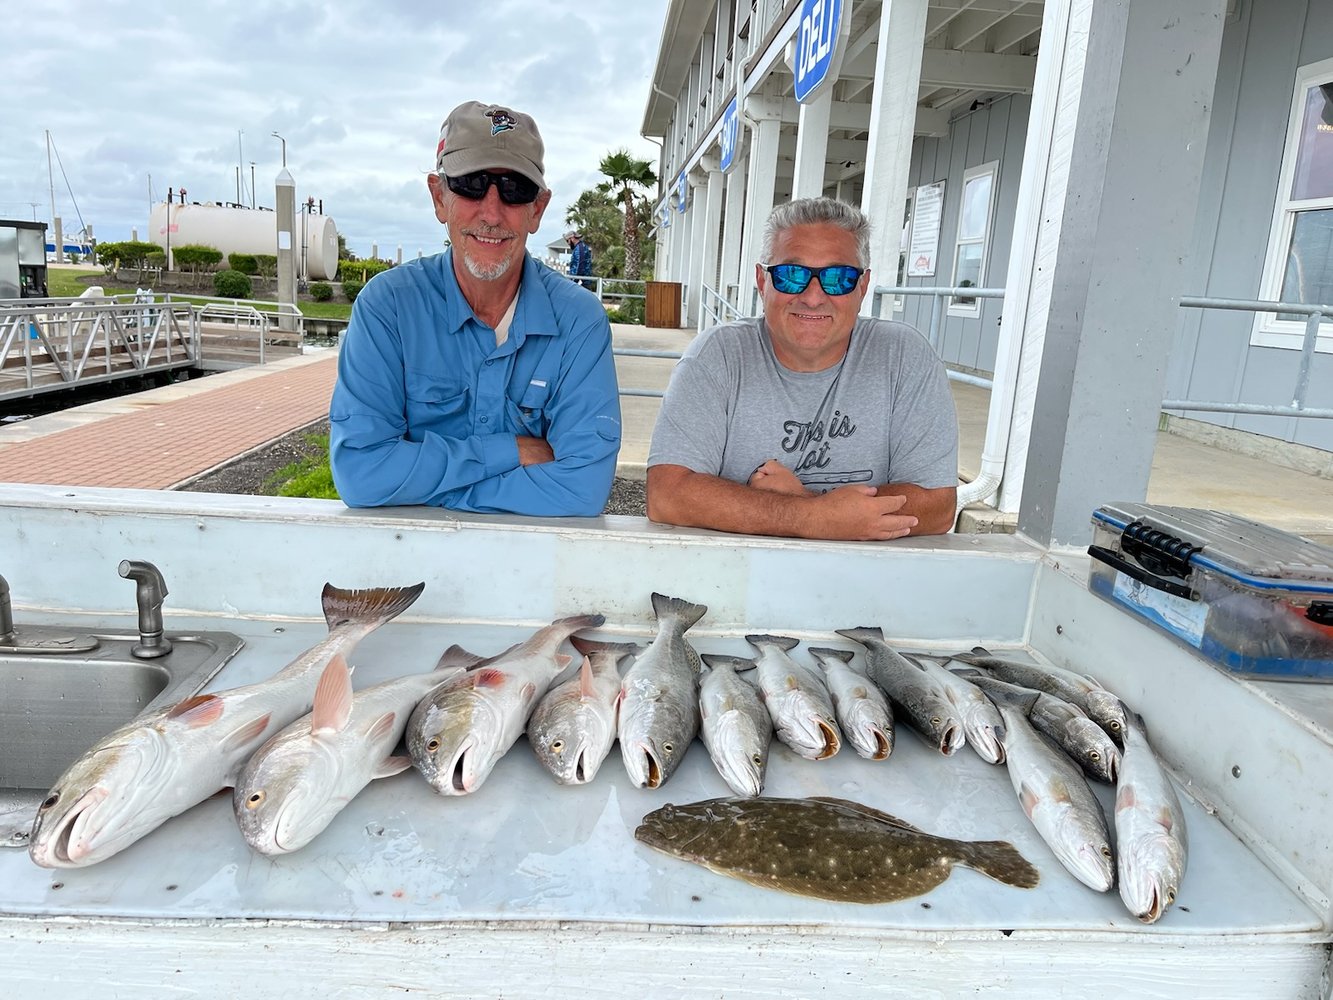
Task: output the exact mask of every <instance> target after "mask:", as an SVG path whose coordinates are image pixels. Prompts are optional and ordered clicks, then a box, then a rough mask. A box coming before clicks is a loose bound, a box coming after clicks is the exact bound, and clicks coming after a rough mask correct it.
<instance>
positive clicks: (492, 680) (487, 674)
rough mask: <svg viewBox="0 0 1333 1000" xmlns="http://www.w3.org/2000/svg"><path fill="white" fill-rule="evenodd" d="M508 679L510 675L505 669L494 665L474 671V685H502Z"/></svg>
mask: <svg viewBox="0 0 1333 1000" xmlns="http://www.w3.org/2000/svg"><path fill="white" fill-rule="evenodd" d="M508 679H509V675H508V674H506V673H505V672H504V671H503V670H496V669H494V668H493V667H487V668H484V669H482V670H476V671H474V672H473V674H472V686H473V687H485V688H493V687H500V686H501V685H503V684H504V682H505V681H506V680H508Z"/></svg>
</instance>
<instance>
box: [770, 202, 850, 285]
mask: <svg viewBox="0 0 1333 1000" xmlns="http://www.w3.org/2000/svg"><path fill="white" fill-rule="evenodd" d="M820 224H827V225H831V226H837V227H838V228H839V229H845V230H847V232H849V233H851V234H852V236H854V237H856V264H857V266H858V267H862V268H865V267H869V266H870V220H869V219H868V218H866V216H865V214H864V213H862V212H861V211H860V210H859V209H856V208H853V207H852V206H851V205H849V204H847V203H846V202H845V201H837V200H835V199H833V198H800V199H798V200H796V201H789V202H787V204H785V205H779V206H778V207H777V208H775V209H773V212H772V214H770V215H769V217H768V221H767V222H766V223H764V242H763V247H762V254H761V256H760V258H759V260H760V263H764V264H769V263H772V258H773V246H774V244H776V243H777V241H778V236H779V234H781V233H784V232H786V231H787V230H788V229H791V228H792V227H793V226H815V225H820Z"/></svg>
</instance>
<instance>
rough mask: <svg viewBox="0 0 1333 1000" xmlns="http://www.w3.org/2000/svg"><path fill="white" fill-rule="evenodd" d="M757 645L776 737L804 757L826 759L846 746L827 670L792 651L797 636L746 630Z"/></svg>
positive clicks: (762, 687) (748, 639)
mask: <svg viewBox="0 0 1333 1000" xmlns="http://www.w3.org/2000/svg"><path fill="white" fill-rule="evenodd" d="M745 641H746V642H748V643H749V644H750V645H751V646H753V647H754V648H755V649H756V650H758V651H759V658H758V660H757V661H756V664H757V666H758V668H759V671H758V672H759V690H760V692H762V694H763V696H764V704H765V705H767V706H768V714H769V715H771V716H772V717H773V729H774V730H775V731H776V732H777V734H778V739H780V740H781V741H782V742H783V743H785V744H787V746H789V747H791V748H792V749H793V750H795V751H796V752H797V753H798V754H800V755H801V756H802V757H804V758H805V759H806V760H827V759H828V758H830V757H832V756H833V755H834V754H836V753H837V752H838V751H839V750H841V749H842V733H841V732H840V731H839V730H838V717H837V713H836V712H835V711H834V708H833V697H832V696H831V695H830V694H829V690H828V686H827V685H826V684H825V683H824V676H823V674H822V673H820V672H819V671H818V670H815V669H814V668H813V667H809V666H806V665H805V664H804V663H801V662H800V661H798V660H796V659H795V658H794V657H793V656H792V655H791V650H793V649H795V648H796V645H797V643H798V642H799V641H800V640H798V639H793V638H792V637H791V636H786V635H747V636H746V637H745Z"/></svg>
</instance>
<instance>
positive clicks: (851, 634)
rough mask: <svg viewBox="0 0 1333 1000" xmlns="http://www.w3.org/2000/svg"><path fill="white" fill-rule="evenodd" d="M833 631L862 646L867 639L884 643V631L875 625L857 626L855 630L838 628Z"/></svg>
mask: <svg viewBox="0 0 1333 1000" xmlns="http://www.w3.org/2000/svg"><path fill="white" fill-rule="evenodd" d="M834 631H835V632H837V633H838V635H841V636H845V637H846V638H848V639H852V640H854V641H856V642H859V643H861V644H863V645H864V644H865V642H866V640H867V639H872V640H879V641H880V642H883V641H884V630H883V629H882V628H880V627H879V626H877V625H858V626H857V627H856V628H840V629H834Z"/></svg>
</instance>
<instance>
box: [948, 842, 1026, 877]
mask: <svg viewBox="0 0 1333 1000" xmlns="http://www.w3.org/2000/svg"><path fill="white" fill-rule="evenodd" d="M962 847H963V856H962V857H961V858H959V864H963V865H966V866H967V867H968V868H971V869H972V870H973V871H978V872H981V874H983V875H985V876H987V877H988V878H993V879H995V881H997V882H1003V883H1004V884H1005V885H1012V886H1015V887H1016V888H1019V889H1031V888H1033V887H1034V886H1035V885H1036V884H1037V883H1038V882H1039V881H1041V875H1040V874H1038V872H1037V869H1036V868H1034V867H1033V866H1032V865H1031V864H1030V863H1029V862H1028V860H1027V859H1026V858H1025V857H1023V855H1021V854H1019V853H1018V849H1017V848H1016V847H1014V845H1013V844H1011V843H1009V842H1008V841H1007V840H974V841H970V842H963V843H962Z"/></svg>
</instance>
